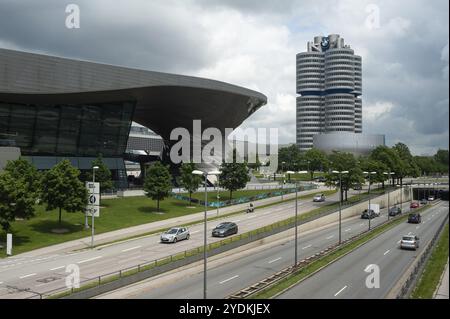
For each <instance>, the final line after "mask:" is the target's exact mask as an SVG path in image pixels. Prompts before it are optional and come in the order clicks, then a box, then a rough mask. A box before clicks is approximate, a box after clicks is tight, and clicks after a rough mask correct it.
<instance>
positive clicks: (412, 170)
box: [393, 143, 420, 184]
mask: <svg viewBox="0 0 450 319" xmlns="http://www.w3.org/2000/svg"><path fill="white" fill-rule="evenodd" d="M393 149H394V151H396V152H397V154H398V155H399V157H400V159H401V160H402V161H403V165H404V167H405V171H404V175H402V176H401V178H400V184H403V177H404V176H412V177H418V176H419V175H420V169H419V167H418V166H417V164H416V162H415V161H414V158H413V156H412V155H411V152H410V151H409V148H408V146H407V145H406V144H404V143H397V144H395V146H394V147H393Z"/></svg>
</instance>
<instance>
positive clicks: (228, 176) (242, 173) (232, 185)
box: [220, 150, 250, 199]
mask: <svg viewBox="0 0 450 319" xmlns="http://www.w3.org/2000/svg"><path fill="white" fill-rule="evenodd" d="M221 172H222V173H221V174H220V184H221V185H222V187H224V188H225V189H227V190H229V191H230V199H231V198H233V197H232V196H233V192H234V191H237V190H238V189H242V188H244V187H245V186H246V185H247V183H248V182H249V181H250V176H249V174H248V168H247V164H246V163H238V161H237V160H236V150H233V162H232V163H226V162H225V161H224V162H223V163H222V165H221Z"/></svg>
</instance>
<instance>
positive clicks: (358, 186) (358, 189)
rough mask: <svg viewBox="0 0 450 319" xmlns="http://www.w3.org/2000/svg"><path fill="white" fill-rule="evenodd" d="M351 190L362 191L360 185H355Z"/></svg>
mask: <svg viewBox="0 0 450 319" xmlns="http://www.w3.org/2000/svg"><path fill="white" fill-rule="evenodd" d="M353 190H355V191H360V190H362V185H361V184H357V185H355V186H353Z"/></svg>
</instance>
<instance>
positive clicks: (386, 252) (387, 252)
mask: <svg viewBox="0 0 450 319" xmlns="http://www.w3.org/2000/svg"><path fill="white" fill-rule="evenodd" d="M390 251H391V250H390V249H388V250H387V251H385V253H384V254H383V256H386V255H387V254H389V252H390Z"/></svg>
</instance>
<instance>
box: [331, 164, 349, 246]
mask: <svg viewBox="0 0 450 319" xmlns="http://www.w3.org/2000/svg"><path fill="white" fill-rule="evenodd" d="M332 173H333V174H339V245H340V244H341V242H342V226H341V224H342V215H341V211H342V174H348V173H349V171H333V172H332Z"/></svg>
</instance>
